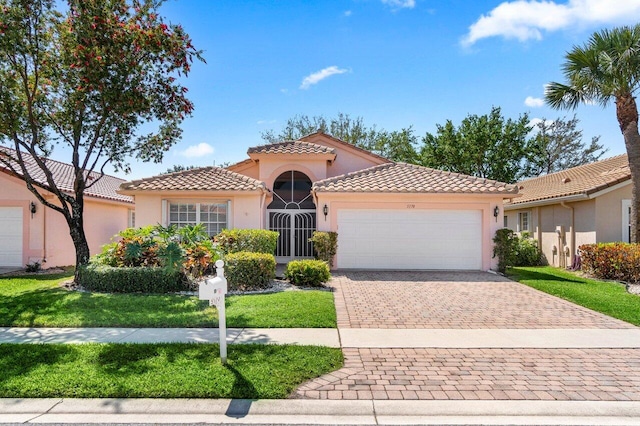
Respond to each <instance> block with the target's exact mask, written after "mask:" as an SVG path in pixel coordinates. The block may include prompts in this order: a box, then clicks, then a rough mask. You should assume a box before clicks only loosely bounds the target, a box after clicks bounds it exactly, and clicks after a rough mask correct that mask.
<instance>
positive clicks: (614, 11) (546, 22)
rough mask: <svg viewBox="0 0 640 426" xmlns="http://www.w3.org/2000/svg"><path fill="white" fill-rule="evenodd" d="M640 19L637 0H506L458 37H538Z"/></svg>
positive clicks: (470, 42) (471, 41)
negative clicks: (584, 27) (566, 30)
mask: <svg viewBox="0 0 640 426" xmlns="http://www.w3.org/2000/svg"><path fill="white" fill-rule="evenodd" d="M639 19H640V0H569V1H568V2H566V3H558V2H555V1H550V0H516V1H506V2H504V3H501V4H500V5H498V6H497V7H496V8H495V9H493V10H491V11H490V12H489V13H488V14H487V15H482V16H481V17H480V18H479V19H478V20H477V21H476V22H475V23H474V24H473V25H471V26H470V27H469V33H468V34H467V35H466V36H465V37H464V38H463V39H462V45H463V46H471V45H473V44H474V43H475V42H477V41H478V40H481V39H483V38H487V37H504V38H506V39H516V40H518V41H526V40H531V39H534V40H540V39H542V34H543V32H552V31H558V30H562V29H567V28H571V27H575V26H578V25H599V24H620V23H633V22H635V21H637V20H639Z"/></svg>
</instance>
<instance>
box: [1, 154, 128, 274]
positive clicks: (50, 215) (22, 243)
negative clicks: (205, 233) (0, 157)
mask: <svg viewBox="0 0 640 426" xmlns="http://www.w3.org/2000/svg"><path fill="white" fill-rule="evenodd" d="M3 149H6V148H3ZM46 161H47V162H48V166H49V168H50V169H51V171H52V172H53V177H54V180H55V181H56V183H57V185H58V187H59V188H61V189H63V190H68V191H71V190H72V189H73V178H72V176H73V167H72V166H71V165H69V164H65V163H61V162H58V161H54V160H51V159H47V160H46ZM30 167H34V170H36V169H35V167H37V166H35V165H33V164H31V165H30ZM34 176H37V178H38V179H45V177H44V176H43V175H42V174H41V173H40V174H34ZM97 176H98V175H97V174H95V177H97ZM122 182H124V180H123V179H118V178H116V177H113V176H103V177H102V178H101V179H100V180H99V181H98V182H97V183H96V185H94V186H92V187H91V188H90V189H88V190H87V191H86V193H85V198H84V200H85V210H84V212H85V215H84V227H85V234H86V236H87V241H88V243H89V249H90V250H91V253H92V254H95V253H97V252H98V251H99V250H100V247H101V246H102V245H103V244H106V243H108V242H109V241H110V239H111V237H113V235H115V234H116V233H118V232H119V231H121V230H122V229H124V228H126V227H127V226H129V225H131V224H132V223H131V221H132V220H133V218H134V204H133V198H132V197H129V196H127V195H122V194H118V193H117V192H116V190H117V189H118V188H119V186H120V184H121V183H122ZM0 188H2V189H1V190H0V267H24V266H25V265H26V264H27V263H32V262H41V263H42V266H43V267H46V268H49V267H54V266H66V265H74V264H75V249H74V246H73V242H72V241H71V237H70V235H69V227H68V225H67V222H66V221H65V219H64V217H63V216H62V215H61V214H60V213H58V212H56V211H54V210H51V209H50V208H48V207H45V206H43V205H42V204H41V203H40V202H39V201H38V199H37V198H36V197H35V196H34V195H33V194H32V193H31V192H30V191H29V190H28V189H27V187H26V184H25V183H24V181H23V180H22V179H20V177H18V176H15V175H13V174H12V173H11V172H10V171H9V170H8V169H6V168H2V167H0ZM44 195H45V198H46V199H48V200H51V201H52V202H54V203H57V199H56V198H55V196H54V195H53V194H50V193H45V194H44Z"/></svg>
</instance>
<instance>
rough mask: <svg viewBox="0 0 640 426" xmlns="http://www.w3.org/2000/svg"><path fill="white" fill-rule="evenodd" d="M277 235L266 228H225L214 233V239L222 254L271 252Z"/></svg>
mask: <svg viewBox="0 0 640 426" xmlns="http://www.w3.org/2000/svg"><path fill="white" fill-rule="evenodd" d="M279 235H280V234H279V233H278V232H276V231H268V230H266V229H225V230H223V231H222V232H221V233H219V234H218V235H216V237H215V240H216V242H217V243H218V244H219V247H220V249H221V250H222V252H223V253H224V254H229V253H238V252H242V251H245V252H252V253H267V254H273V253H275V252H276V245H277V244H278V236H279Z"/></svg>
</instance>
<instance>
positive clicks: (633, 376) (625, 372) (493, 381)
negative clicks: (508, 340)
mask: <svg viewBox="0 0 640 426" xmlns="http://www.w3.org/2000/svg"><path fill="white" fill-rule="evenodd" d="M331 285H332V286H333V287H335V290H336V292H335V300H336V310H337V313H338V327H339V328H341V329H345V328H351V329H354V328H361V329H365V328H383V329H384V328H386V329H392V328H396V329H397V328H406V329H484V328H492V329H496V328H504V329H514V328H515V329H522V330H523V332H524V331H525V330H524V329H542V328H544V329H549V328H554V329H605V330H606V329H634V330H635V329H636V327H634V326H633V325H631V324H628V323H625V322H623V321H619V320H616V319H614V318H610V317H608V316H606V315H602V314H599V313H597V312H594V311H591V310H589V309H585V308H582V307H580V306H577V305H574V304H572V303H569V302H566V301H563V300H561V299H558V298H556V297H553V296H550V295H547V294H545V293H542V292H539V291H537V290H534V289H531V288H529V287H526V286H524V285H521V284H519V283H515V282H512V281H510V280H508V279H506V278H503V277H500V276H497V275H493V274H489V273H482V272H369V271H350V272H341V273H336V274H334V279H333V280H332V282H331ZM576 332H579V330H576ZM410 345H411V342H410V341H409V342H408V346H410ZM343 351H344V355H345V365H344V367H343V368H342V369H341V370H338V371H336V372H333V373H331V374H327V375H325V376H323V377H320V378H319V379H316V380H313V381H310V382H308V383H306V384H304V385H303V386H301V387H300V388H299V389H298V390H297V392H296V393H295V394H294V395H292V397H294V398H314V399H431V400H433V399H474V400H492V399H496V400H508V399H518V400H523V399H526V400H593V401H597V400H609V401H629V400H634V401H640V349H639V348H636V347H631V348H618V349H607V348H604V349H595V348H581V349H577V348H556V349H550V348H545V347H544V345H541V347H539V348H537V347H536V348H526V349H525V348H521V349H519V348H500V347H495V348H483V349H479V348H476V349H460V348H457V349H456V348H417V347H413V348H412V347H407V348H344V349H343Z"/></svg>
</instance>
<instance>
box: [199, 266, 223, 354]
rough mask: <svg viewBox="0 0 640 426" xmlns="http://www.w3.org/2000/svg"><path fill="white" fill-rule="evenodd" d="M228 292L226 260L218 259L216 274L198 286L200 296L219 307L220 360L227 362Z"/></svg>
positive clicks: (201, 298)
mask: <svg viewBox="0 0 640 426" xmlns="http://www.w3.org/2000/svg"><path fill="white" fill-rule="evenodd" d="M225 294H227V279H226V278H225V276H224V262H223V261H222V260H216V276H215V278H211V279H208V280H205V281H204V282H202V283H200V285H199V286H198V298H199V299H200V300H208V301H209V306H215V307H216V308H217V309H218V329H219V330H220V360H221V361H222V363H223V364H226V363H227V316H226V309H225V305H224V296H225Z"/></svg>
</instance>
